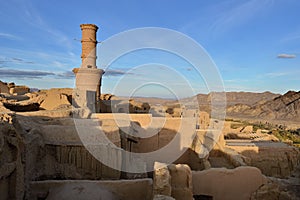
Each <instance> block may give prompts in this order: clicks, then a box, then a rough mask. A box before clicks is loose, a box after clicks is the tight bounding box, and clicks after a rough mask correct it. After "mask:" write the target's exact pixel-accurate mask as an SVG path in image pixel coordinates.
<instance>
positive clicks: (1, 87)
mask: <svg viewBox="0 0 300 200" xmlns="http://www.w3.org/2000/svg"><path fill="white" fill-rule="evenodd" d="M0 93H7V94H8V93H9V88H8V86H7V84H5V83H3V82H2V81H0Z"/></svg>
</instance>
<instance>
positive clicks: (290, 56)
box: [277, 53, 297, 58]
mask: <svg viewBox="0 0 300 200" xmlns="http://www.w3.org/2000/svg"><path fill="white" fill-rule="evenodd" d="M296 57H297V56H296V55H295V54H285V53H282V54H278V55H277V58H296Z"/></svg>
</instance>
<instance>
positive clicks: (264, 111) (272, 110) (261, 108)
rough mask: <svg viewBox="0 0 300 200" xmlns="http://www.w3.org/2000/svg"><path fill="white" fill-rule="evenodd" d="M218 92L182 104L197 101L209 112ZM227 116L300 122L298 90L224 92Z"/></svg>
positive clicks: (171, 102) (142, 99)
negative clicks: (280, 91)
mask: <svg viewBox="0 0 300 200" xmlns="http://www.w3.org/2000/svg"><path fill="white" fill-rule="evenodd" d="M218 94H220V93H209V94H198V95H196V96H194V97H190V98H185V99H181V100H180V101H181V102H182V103H184V104H188V103H189V102H195V101H196V100H197V101H198V103H199V106H200V110H202V111H206V112H210V105H211V98H212V96H214V97H216V99H215V100H216V101H221V99H220V98H219V96H218ZM138 99H139V100H140V101H144V102H147V101H148V100H149V101H150V102H149V103H150V104H151V103H155V104H159V103H160V104H164V105H172V104H175V103H178V101H172V100H167V99H160V98H147V97H143V98H138ZM226 104H227V117H228V118H247V119H256V118H257V119H265V120H285V121H287V120H288V121H294V122H297V121H299V122H300V91H298V92H296V91H289V92H287V93H285V94H283V95H281V94H274V93H271V92H263V93H253V92H226Z"/></svg>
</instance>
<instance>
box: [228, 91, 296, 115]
mask: <svg viewBox="0 0 300 200" xmlns="http://www.w3.org/2000/svg"><path fill="white" fill-rule="evenodd" d="M227 115H229V116H236V117H249V118H261V119H270V120H271V119H275V120H291V121H300V91H298V92H295V91H289V92H287V93H285V94H284V95H280V96H278V97H275V98H273V99H272V100H269V101H260V102H257V103H256V104H254V105H252V106H251V105H245V104H238V105H233V106H230V107H228V109H227Z"/></svg>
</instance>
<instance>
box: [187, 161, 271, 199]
mask: <svg viewBox="0 0 300 200" xmlns="http://www.w3.org/2000/svg"><path fill="white" fill-rule="evenodd" d="M192 181H193V194H194V195H199V196H200V195H203V196H210V197H212V199H214V200H235V199H236V200H249V199H250V197H251V194H252V193H253V192H255V191H256V190H257V189H258V188H259V187H260V186H261V185H263V184H265V183H266V178H265V177H264V176H263V175H262V174H261V171H260V170H259V169H257V168H255V167H238V168H235V169H225V168H211V169H208V170H204V171H192Z"/></svg>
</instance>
